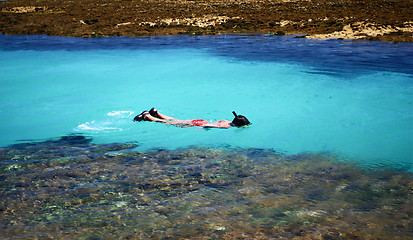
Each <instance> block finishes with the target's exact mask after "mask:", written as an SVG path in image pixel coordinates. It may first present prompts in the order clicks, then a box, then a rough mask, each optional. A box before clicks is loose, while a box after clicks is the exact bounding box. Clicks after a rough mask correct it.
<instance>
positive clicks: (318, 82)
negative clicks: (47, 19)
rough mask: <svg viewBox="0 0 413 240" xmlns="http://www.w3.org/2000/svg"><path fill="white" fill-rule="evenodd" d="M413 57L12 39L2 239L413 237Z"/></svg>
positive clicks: (155, 41)
mask: <svg viewBox="0 0 413 240" xmlns="http://www.w3.org/2000/svg"><path fill="white" fill-rule="evenodd" d="M412 46H413V45H412V44H393V43H381V42H366V41H336V40H327V41H324V40H306V39H295V38H293V37H291V36H286V37H275V36H267V35H259V36H255V35H248V36H243V35H229V36H202V37H189V36H173V37H156V36H155V37H145V38H124V37H119V38H98V39H82V38H63V37H46V36H3V35H1V36H0V56H1V58H0V72H1V74H0V83H1V87H0V132H1V137H0V146H2V147H1V148H0V195H1V197H0V223H1V225H0V228H1V231H0V238H5V239H9V238H24V239H31V238H56V239H101V238H102V239H103V238H113V239H125V238H132V239H150V238H153V239H278V238H280V239H293V238H295V239H300V238H302V239H341V238H345V239H389V238H392V239H411V238H413V234H412V231H411V229H412V228H411V219H412V217H413V216H412V207H411V206H412V204H413V203H412V199H413V196H412V192H411V189H412V186H413V175H412V172H411V171H412V164H411V163H412V160H413V157H412V151H413V150H412V145H413V112H412V111H413V108H412V99H413V98H412V93H413V88H412V75H413V66H412V63H413V47H412ZM151 107H157V108H158V109H159V110H160V111H161V112H163V113H165V114H169V115H172V116H174V117H176V118H180V119H191V118H204V119H209V120H217V119H231V118H232V114H231V111H233V110H235V111H237V112H238V113H239V114H244V115H246V116H247V117H248V118H249V119H250V121H251V122H252V123H253V124H252V125H251V126H248V127H245V128H231V129H225V130H222V129H210V130H205V129H201V128H177V127H172V126H166V125H162V124H157V123H150V122H139V123H134V122H132V119H133V117H134V116H135V115H136V114H139V113H140V112H141V111H143V110H145V109H146V110H148V109H150V108H151Z"/></svg>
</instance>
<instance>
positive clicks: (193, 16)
mask: <svg viewBox="0 0 413 240" xmlns="http://www.w3.org/2000/svg"><path fill="white" fill-rule="evenodd" d="M411 6H413V0H375V1H359V0H329V1H327V0H301V1H298V0H240V1H236V0H210V1H206V0H193V1H190V0H166V1H156V0H133V1H130V0H118V1H110V0H99V1H97V0H78V1H70V0H63V1H52V0H39V1H36V2H33V1H28V0H9V1H1V2H0V33H2V34H17V35H22V34H46V35H50V36H72V37H103V36H143V35H177V34H187V35H203V34H210V35H216V34H223V33H263V34H274V35H286V34H296V35H297V36H298V37H306V38H321V39H323V38H327V39H330V38H331V39H368V40H379V41H393V42H413V8H412V7H411Z"/></svg>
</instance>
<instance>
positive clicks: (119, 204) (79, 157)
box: [0, 135, 413, 239]
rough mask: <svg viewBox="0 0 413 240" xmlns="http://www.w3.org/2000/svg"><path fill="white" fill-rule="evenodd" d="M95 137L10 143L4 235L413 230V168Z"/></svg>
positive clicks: (1, 166) (2, 169)
mask: <svg viewBox="0 0 413 240" xmlns="http://www.w3.org/2000/svg"><path fill="white" fill-rule="evenodd" d="M91 140H92V139H89V138H85V137H83V136H80V135H71V136H65V137H62V138H60V139H52V140H48V141H45V142H31V143H22V144H16V145H12V146H10V147H7V148H1V149H0V179H1V183H0V193H1V199H0V212H1V214H0V222H1V223H2V226H1V231H0V237H1V238H12V237H15V238H57V239H73V238H82V239H101V238H102V239H103V238H105V239H106V238H113V239H120V238H137V239H148V238H155V239H163V238H168V239H182V238H184V239H185V238H186V239H190V238H191V239H193V238H196V239H268V238H283V239H284V238H285V239H291V238H305V239H349V238H351V239H353V238H354V239H379V238H380V239H393V238H394V239H409V238H412V237H413V233H412V231H411V229H412V222H411V217H412V204H413V203H412V192H411V190H412V187H413V176H412V173H408V172H400V171H395V170H391V169H388V170H385V169H376V170H366V169H364V170H363V169H362V168H360V167H358V166H356V165H352V164H350V163H344V162H340V161H339V159H337V158H336V156H333V155H329V154H323V153H318V154H299V155H283V154H278V153H276V152H273V151H270V150H265V149H230V148H222V149H218V148H214V149H211V148H209V149H207V148H196V147H195V148H185V149H177V150H166V149H155V150H152V151H148V152H137V151H133V150H132V149H134V148H135V147H136V144H135V143H122V144H121V143H113V144H93V143H91Z"/></svg>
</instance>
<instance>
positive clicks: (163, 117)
mask: <svg viewBox="0 0 413 240" xmlns="http://www.w3.org/2000/svg"><path fill="white" fill-rule="evenodd" d="M149 113H150V114H151V115H152V116H153V117H155V118H159V119H165V120H176V119H175V118H173V117H169V116H166V115H164V114H161V113H159V112H158V110H157V109H155V108H152V109H151V110H149Z"/></svg>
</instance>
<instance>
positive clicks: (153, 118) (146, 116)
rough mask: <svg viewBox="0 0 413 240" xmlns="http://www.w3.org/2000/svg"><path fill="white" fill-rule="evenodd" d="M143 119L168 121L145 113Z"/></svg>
mask: <svg viewBox="0 0 413 240" xmlns="http://www.w3.org/2000/svg"><path fill="white" fill-rule="evenodd" d="M143 119H144V120H145V121H149V122H160V123H169V121H167V120H165V119H161V118H157V117H154V116H152V115H151V114H149V113H148V114H146V115H145V116H143Z"/></svg>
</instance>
